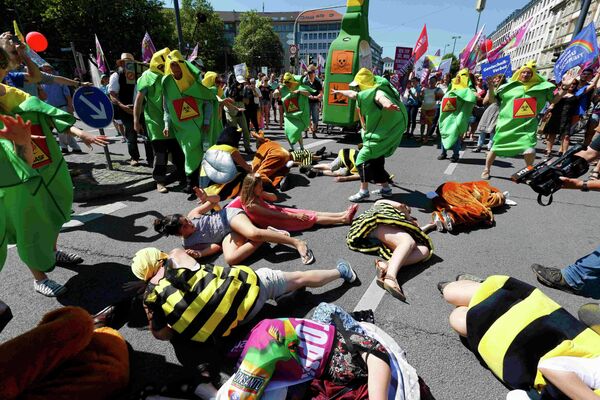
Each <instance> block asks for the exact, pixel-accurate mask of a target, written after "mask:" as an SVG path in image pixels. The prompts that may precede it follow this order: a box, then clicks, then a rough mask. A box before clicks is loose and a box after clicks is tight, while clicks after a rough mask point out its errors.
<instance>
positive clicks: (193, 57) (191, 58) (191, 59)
mask: <svg viewBox="0 0 600 400" xmlns="http://www.w3.org/2000/svg"><path fill="white" fill-rule="evenodd" d="M196 58H198V43H196V47H194V50H192V54H190V55H189V56H188V58H187V60H188V61H189V62H192V61H194V60H195V59H196Z"/></svg>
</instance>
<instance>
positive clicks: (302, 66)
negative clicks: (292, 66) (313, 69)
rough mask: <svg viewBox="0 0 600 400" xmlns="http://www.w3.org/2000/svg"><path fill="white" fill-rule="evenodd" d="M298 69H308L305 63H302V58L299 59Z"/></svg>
mask: <svg viewBox="0 0 600 400" xmlns="http://www.w3.org/2000/svg"><path fill="white" fill-rule="evenodd" d="M300 68H302V71H308V67H307V66H306V61H304V58H301V59H300Z"/></svg>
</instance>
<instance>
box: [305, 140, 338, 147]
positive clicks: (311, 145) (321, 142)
mask: <svg viewBox="0 0 600 400" xmlns="http://www.w3.org/2000/svg"><path fill="white" fill-rule="evenodd" d="M330 142H333V139H323V140H317V141H316V142H313V143H310V144H307V145H304V148H305V149H312V148H313V147H319V146H321V145H324V144H326V143H330Z"/></svg>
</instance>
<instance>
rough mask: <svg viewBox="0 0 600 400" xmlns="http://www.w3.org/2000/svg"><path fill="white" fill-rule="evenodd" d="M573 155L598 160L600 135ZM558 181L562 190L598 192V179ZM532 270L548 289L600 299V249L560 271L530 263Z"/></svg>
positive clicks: (565, 179)
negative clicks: (561, 184)
mask: <svg viewBox="0 0 600 400" xmlns="http://www.w3.org/2000/svg"><path fill="white" fill-rule="evenodd" d="M576 155H577V156H579V157H581V158H583V159H584V160H586V161H588V162H591V161H594V160H598V159H599V158H600V136H596V138H595V139H594V140H593V141H592V143H590V146H589V147H588V148H587V149H586V150H582V151H580V152H578V153H577V154H576ZM560 179H561V180H562V182H563V186H562V187H563V188H564V189H579V190H581V191H582V192H588V191H600V180H590V181H587V180H586V181H584V180H581V179H577V178H566V177H561V178H560ZM531 269H532V270H533V272H534V274H535V275H536V277H537V278H538V281H540V282H541V283H542V284H544V285H546V286H548V287H551V288H554V289H558V290H562V291H565V292H569V293H573V294H577V295H580V296H586V297H593V298H595V299H600V246H598V247H597V248H596V249H595V250H594V251H592V252H591V253H589V254H587V255H585V256H583V257H581V258H580V259H578V260H577V261H575V262H574V263H573V264H571V265H569V266H567V267H565V268H563V269H558V268H554V267H545V266H543V265H540V264H533V265H532V266H531Z"/></svg>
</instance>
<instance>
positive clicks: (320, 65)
mask: <svg viewBox="0 0 600 400" xmlns="http://www.w3.org/2000/svg"><path fill="white" fill-rule="evenodd" d="M317 67H318V69H319V75H321V72H322V70H323V68H324V67H325V57H323V56H322V55H321V54H318V55H317Z"/></svg>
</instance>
